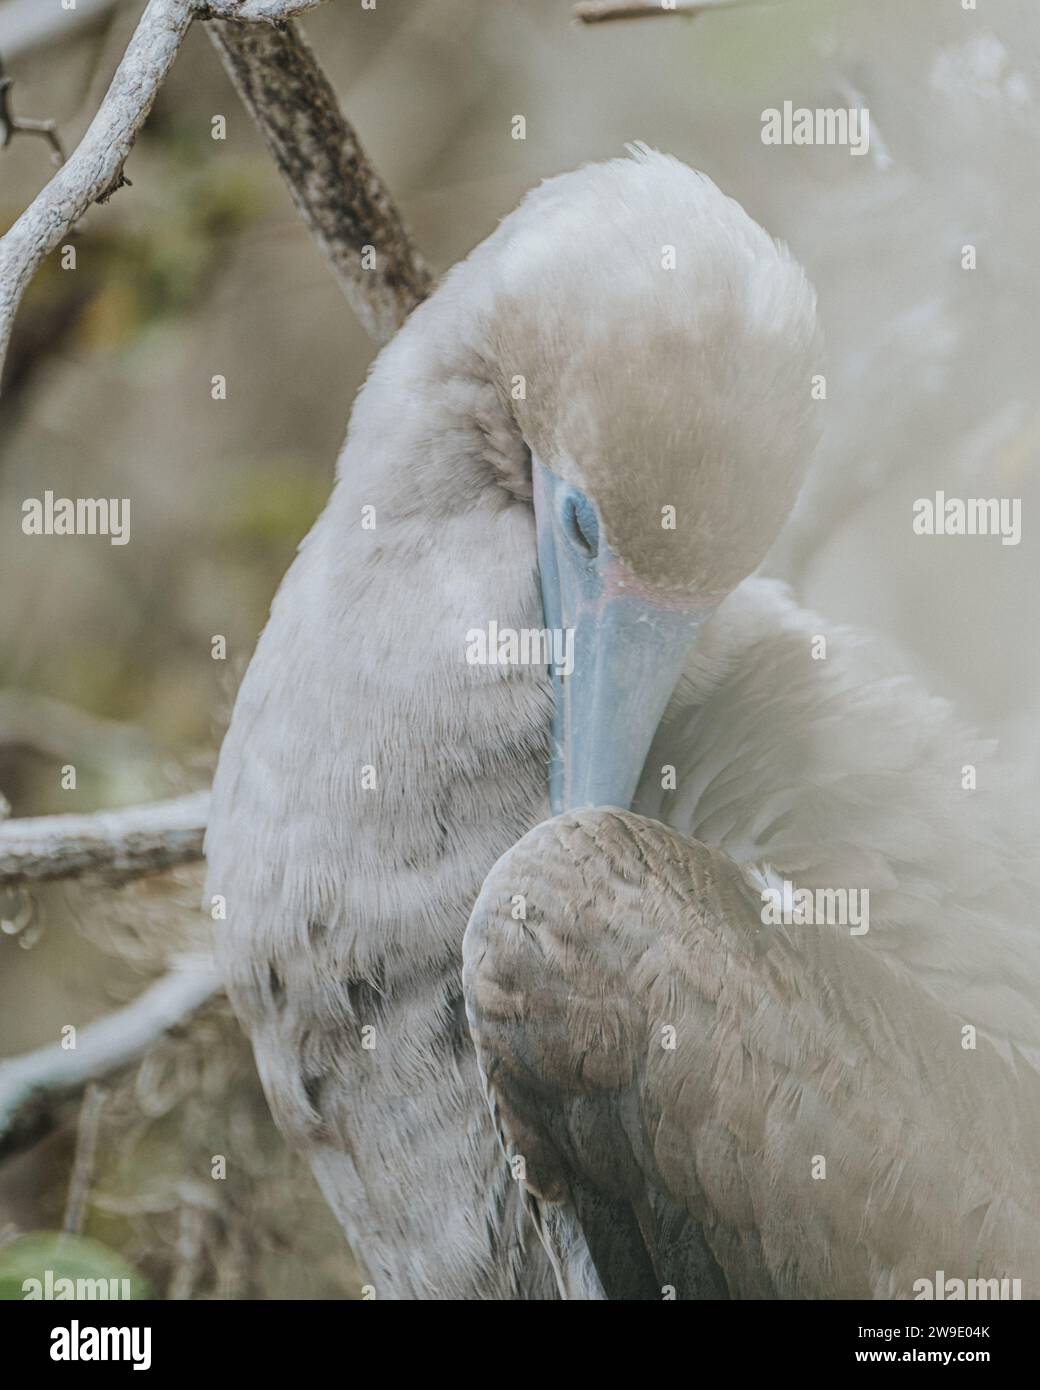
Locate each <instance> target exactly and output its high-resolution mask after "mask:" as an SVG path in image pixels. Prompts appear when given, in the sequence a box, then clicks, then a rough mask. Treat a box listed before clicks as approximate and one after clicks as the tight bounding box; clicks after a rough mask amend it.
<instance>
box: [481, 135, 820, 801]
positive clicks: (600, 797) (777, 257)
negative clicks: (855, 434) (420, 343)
mask: <svg viewBox="0 0 1040 1390" xmlns="http://www.w3.org/2000/svg"><path fill="white" fill-rule="evenodd" d="M492 240H493V241H497V242H498V246H497V247H496V251H497V254H496V256H495V268H494V269H495V277H494V278H495V294H494V296H493V303H494V309H493V324H490V325H489V332H490V334H491V336H492V337H493V340H494V359H495V361H496V362H497V364H498V369H499V372H500V373H501V379H500V382H499V389H500V391H501V392H502V394H503V395H507V394H508V398H509V400H510V403H511V408H512V411H513V413H514V415H515V418H516V421H517V424H518V426H519V429H520V432H521V434H522V435H523V438H524V440H525V441H526V443H527V445H528V448H529V449H530V452H531V459H532V473H533V488H534V505H535V515H536V522H537V533H538V556H539V565H540V570H541V582H542V596H543V607H544V617H545V623H546V626H547V627H550V628H557V629H563V630H564V631H565V632H566V631H567V630H572V631H573V634H574V636H573V669H572V670H571V671H570V673H569V674H564V673H563V672H562V671H560V670H557V671H555V672H554V684H555V696H556V711H555V719H554V729H553V750H552V763H551V777H550V780H551V793H552V802H553V809H554V811H561V810H566V809H570V808H573V807H579V806H588V805H615V806H622V807H627V806H628V805H629V804H630V802H631V799H632V796H633V794H634V792H635V788H636V784H637V782H638V780H639V776H640V773H641V771H642V766H643V762H644V761H645V758H646V754H647V751H648V749H649V745H650V740H651V738H652V737H653V733H654V730H655V729H656V727H657V724H658V723H659V721H660V718H661V716H662V714H663V712H664V709H665V706H666V704H667V702H668V700H669V698H670V696H671V694H672V692H673V690H674V689H675V686H676V684H677V682H678V678H679V676H680V674H681V672H682V669H683V666H684V664H685V662H686V659H687V657H688V655H689V652H690V649H691V647H692V645H693V643H694V641H695V640H696V636H697V633H698V631H699V630H700V628H701V627H702V625H703V624H704V622H705V621H706V620H707V618H708V617H709V616H710V615H711V613H712V612H713V611H714V609H715V608H716V607H717V605H718V604H719V602H720V601H721V600H722V599H723V598H724V597H725V596H726V595H727V594H728V593H730V592H731V590H732V589H734V588H735V587H736V585H737V584H739V583H740V581H741V580H742V579H744V578H745V577H746V576H747V575H748V574H750V573H751V572H752V571H753V570H754V569H755V568H756V567H757V565H758V564H759V562H760V561H761V560H762V558H763V556H764V555H765V553H766V551H767V550H768V548H769V546H770V545H771V543H772V542H773V540H774V539H775V537H776V535H777V534H778V532H779V531H780V529H781V527H782V526H783V524H784V522H785V520H786V518H787V515H788V513H789V511H790V509H791V506H792V505H793V503H794V500H795V497H796V495H797V493H798V489H799V487H800V485H801V482H802V478H803V476H804V472H805V468H806V465H807V463H808V460H809V457H810V455H811V452H812V447H813V444H814V443H815V436H816V411H817V409H818V407H817V406H816V405H815V404H814V402H813V400H812V395H811V389H812V374H813V373H814V372H815V371H817V370H818V353H819V337H818V330H817V324H816V311H815V295H814V293H813V290H812V288H811V287H810V285H809V283H808V281H807V280H806V278H805V275H804V273H803V272H802V270H801V268H800V267H799V266H798V265H797V263H796V262H795V261H794V260H793V259H792V258H791V256H790V254H789V253H788V251H787V250H786V248H785V247H783V246H781V245H779V244H778V243H777V242H775V241H774V240H773V239H772V238H771V237H770V236H768V235H767V234H766V233H765V232H764V231H763V230H762V228H761V227H759V226H758V225H757V223H755V222H753V221H752V220H751V218H750V217H749V216H748V215H747V213H745V212H744V210H743V209H742V208H741V207H740V205H739V204H737V203H735V202H734V201H733V200H732V199H730V198H727V197H726V196H724V195H723V194H722V193H721V192H720V191H719V190H718V188H716V186H715V185H714V184H713V183H712V182H711V180H710V179H708V178H706V177H705V176H704V175H702V174H698V173H695V172H694V171H693V170H692V169H689V168H688V167H687V166H686V165H684V164H682V163H680V162H679V161H678V160H676V159H673V158H671V157H669V156H665V155H660V154H656V153H652V152H650V151H647V150H639V151H638V152H637V154H636V157H635V158H632V159H618V160H614V161H611V162H609V163H606V164H598V165H591V166H588V167H586V168H584V169H581V170H579V171H578V172H576V173H572V174H566V175H563V176H562V177H560V178H556V179H552V180H550V181H549V182H547V183H545V184H543V185H542V186H541V187H540V188H538V189H537V190H535V191H534V192H533V193H532V194H530V195H529V196H528V197H527V199H526V200H525V201H524V203H523V204H522V205H521V206H520V208H519V209H518V210H517V211H516V212H515V213H513V214H512V216H511V217H510V218H508V219H506V221H505V222H504V223H503V225H502V227H501V228H500V229H499V232H498V233H497V234H496V237H495V238H493V239H492Z"/></svg>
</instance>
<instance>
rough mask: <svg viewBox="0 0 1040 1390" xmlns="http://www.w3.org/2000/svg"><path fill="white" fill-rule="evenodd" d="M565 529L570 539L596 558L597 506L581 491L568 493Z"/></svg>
mask: <svg viewBox="0 0 1040 1390" xmlns="http://www.w3.org/2000/svg"><path fill="white" fill-rule="evenodd" d="M563 529H564V532H565V533H566V535H567V538H568V540H570V541H571V542H572V544H573V545H575V546H576V547H577V549H578V550H579V551H580V552H581V553H582V555H584V556H586V557H587V558H588V559H590V560H591V559H594V558H595V557H596V554H597V553H598V551H599V517H598V516H597V515H596V508H595V507H594V506H593V505H592V503H591V502H590V501H589V499H588V498H587V497H586V496H585V495H584V494H583V493H581V492H570V493H568V494H567V497H566V499H565V500H564V504H563Z"/></svg>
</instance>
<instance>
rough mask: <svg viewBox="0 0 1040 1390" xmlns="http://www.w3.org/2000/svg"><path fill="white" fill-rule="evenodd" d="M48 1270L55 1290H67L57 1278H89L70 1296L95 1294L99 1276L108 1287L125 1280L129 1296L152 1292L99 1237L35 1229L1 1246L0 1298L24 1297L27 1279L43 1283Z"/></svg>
mask: <svg viewBox="0 0 1040 1390" xmlns="http://www.w3.org/2000/svg"><path fill="white" fill-rule="evenodd" d="M48 1271H49V1272H50V1283H51V1287H52V1288H53V1289H54V1290H55V1293H61V1292H68V1290H65V1289H63V1288H62V1287H61V1286H60V1285H59V1284H58V1281H59V1280H62V1279H70V1280H72V1281H73V1283H74V1284H75V1281H76V1280H90V1281H92V1282H91V1283H90V1284H89V1285H86V1286H84V1285H83V1284H80V1285H79V1288H78V1289H76V1290H75V1291H74V1292H69V1296H70V1297H77V1296H82V1295H83V1293H84V1292H86V1293H87V1294H88V1296H89V1291H90V1290H94V1296H97V1291H98V1285H97V1283H96V1282H93V1281H97V1280H100V1279H103V1280H105V1281H106V1285H107V1288H105V1287H104V1286H103V1287H102V1290H101V1291H102V1292H105V1291H108V1290H113V1291H114V1290H121V1289H122V1288H123V1285H122V1283H121V1281H122V1280H124V1279H125V1280H127V1281H128V1287H129V1291H130V1297H131V1298H151V1296H152V1293H151V1290H150V1288H149V1287H148V1284H147V1283H146V1281H145V1280H144V1279H143V1278H142V1277H141V1275H140V1274H138V1273H137V1271H136V1270H135V1269H134V1268H133V1267H132V1266H131V1265H129V1264H127V1262H126V1261H125V1260H124V1259H123V1257H122V1256H121V1255H119V1254H117V1253H116V1251H115V1250H110V1249H109V1247H108V1246H107V1245H102V1244H101V1242H100V1241H98V1240H91V1239H89V1238H88V1237H86V1236H73V1235H68V1234H66V1233H65V1232H63V1231H36V1232H34V1233H33V1234H32V1235H27V1236H19V1237H18V1238H17V1239H16V1240H13V1241H11V1243H10V1244H9V1245H5V1246H3V1247H2V1248H0V1299H6V1300H11V1299H24V1298H25V1297H26V1295H27V1292H29V1290H26V1288H25V1284H26V1282H27V1281H28V1280H32V1279H36V1280H39V1282H40V1285H41V1287H42V1286H44V1285H45V1283H46V1281H47V1279H48Z"/></svg>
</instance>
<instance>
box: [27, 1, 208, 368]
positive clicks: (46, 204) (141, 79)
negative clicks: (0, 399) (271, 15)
mask: <svg viewBox="0 0 1040 1390" xmlns="http://www.w3.org/2000/svg"><path fill="white" fill-rule="evenodd" d="M193 13H194V10H193V0H149V3H148V5H147V7H146V9H145V12H144V14H143V15H142V16H141V20H140V22H139V24H138V26H137V28H136V29H135V30H134V34H133V37H132V38H131V40H130V43H129V45H128V46H127V50H126V53H125V54H124V55H123V61H122V62H121V63H120V64H119V67H118V68H117V69H116V73H115V76H114V77H113V79H112V85H111V86H110V87H109V89H108V92H107V94H106V96H105V99H104V101H103V102H102V103H101V106H100V107H99V109H98V113H97V115H96V116H95V117H94V119H93V120H92V121H91V123H90V125H89V126H88V128H87V132H86V134H85V135H84V136H83V139H82V140H81V141H80V142H79V144H78V145H77V147H76V149H75V150H74V151H73V153H72V155H71V156H70V157H69V159H68V160H67V161H66V162H65V164H63V165H62V167H61V168H60V169H59V170H58V172H57V173H56V174H55V175H54V177H53V178H52V179H51V181H50V183H48V184H47V186H46V188H44V189H43V190H42V191H41V192H40V193H39V194H38V195H37V196H36V197H35V198H34V199H33V201H32V203H30V205H29V207H28V208H27V209H26V210H25V212H23V213H22V215H21V217H19V218H18V220H17V222H15V224H14V226H13V227H11V229H10V231H9V232H7V234H6V235H5V236H4V237H3V238H0V367H2V366H3V359H4V357H5V356H6V353H7V347H8V344H9V342H10V338H11V328H12V325H13V323H14V316H15V313H16V311H17V309H18V305H19V302H20V301H21V297H22V295H23V293H24V292H25V287H26V286H27V285H28V283H29V281H30V280H31V279H32V277H33V275H34V273H35V272H36V269H37V267H38V266H39V264H40V262H41V261H42V260H43V258H44V257H45V256H46V255H48V253H49V252H51V251H53V250H54V248H55V247H56V246H57V245H59V243H60V242H61V240H62V238H63V237H65V236H67V235H68V232H69V230H70V228H71V227H73V226H74V225H75V223H76V222H78V221H79V219H80V218H81V217H82V216H83V214H84V213H85V212H86V210H87V208H89V207H90V205H91V203H97V202H104V201H105V200H106V199H107V198H109V197H110V196H111V195H112V194H113V193H114V192H115V191H116V189H117V188H119V187H120V186H121V185H122V184H123V183H125V182H126V179H125V178H124V176H123V165H124V164H125V163H126V159H127V156H128V155H129V153H130V150H131V149H132V147H133V144H134V141H135V140H136V138H137V134H138V132H139V131H140V129H141V127H142V126H143V125H144V123H145V120H146V119H147V116H148V113H149V111H151V109H152V103H153V102H154V101H155V97H156V94H157V93H158V91H159V88H160V87H161V86H162V83H163V80H164V79H165V77H166V74H167V73H168V72H169V70H170V66H171V64H172V63H173V60H174V58H175V57H176V56H177V52H178V50H179V49H180V46H181V43H182V42H183V40H184V35H185V34H186V33H187V31H188V27H189V25H190V24H191V21H192V17H193Z"/></svg>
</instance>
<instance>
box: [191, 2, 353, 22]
mask: <svg viewBox="0 0 1040 1390" xmlns="http://www.w3.org/2000/svg"><path fill="white" fill-rule="evenodd" d="M326 4H328V0H200V5H199V8H200V9H201V10H202V12H203V14H204V16H205V17H206V18H207V19H234V20H238V21H240V22H243V23H249V24H256V23H258V22H259V23H264V22H266V23H268V24H280V23H281V22H282V21H283V20H286V19H293V18H294V17H295V16H296V15H299V14H306V12H307V11H308V10H316V9H317V8H318V7H319V6H320V5H326Z"/></svg>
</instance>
